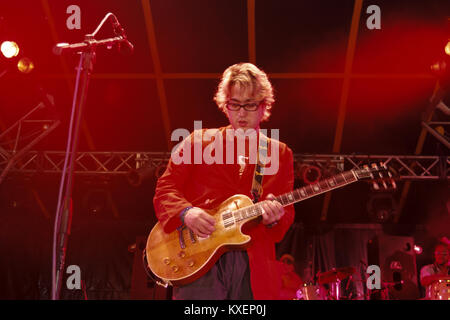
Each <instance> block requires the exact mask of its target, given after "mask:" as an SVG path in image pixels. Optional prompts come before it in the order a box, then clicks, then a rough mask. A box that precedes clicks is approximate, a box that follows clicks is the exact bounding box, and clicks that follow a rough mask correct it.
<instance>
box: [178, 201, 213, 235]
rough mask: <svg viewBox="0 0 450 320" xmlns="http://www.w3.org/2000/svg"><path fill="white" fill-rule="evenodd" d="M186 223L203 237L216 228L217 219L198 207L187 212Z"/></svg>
mask: <svg viewBox="0 0 450 320" xmlns="http://www.w3.org/2000/svg"><path fill="white" fill-rule="evenodd" d="M184 224H185V225H186V226H187V227H188V228H189V229H191V230H192V231H193V232H194V233H195V234H196V235H197V236H199V237H201V238H206V237H208V236H209V235H210V234H211V233H212V232H213V231H214V230H216V227H215V224H216V219H214V217H213V216H211V215H210V214H208V213H207V212H206V211H204V210H202V209H200V208H196V207H194V208H192V209H189V210H188V211H187V212H186V214H185V216H184Z"/></svg>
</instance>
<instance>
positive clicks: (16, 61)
mask: <svg viewBox="0 0 450 320" xmlns="http://www.w3.org/2000/svg"><path fill="white" fill-rule="evenodd" d="M0 51H1V53H2V56H3V57H4V58H5V59H6V63H7V68H6V69H5V70H3V71H2V72H0V77H2V76H4V75H5V74H6V73H7V71H9V69H10V66H11V65H15V67H14V68H17V70H18V71H19V72H20V73H25V74H28V73H30V72H31V71H33V69H34V62H33V61H32V60H31V59H30V58H28V57H26V56H24V55H23V53H22V50H20V48H19V45H18V44H17V43H16V42H14V41H9V40H8V41H3V42H2V44H1V45H0ZM0 57H1V55H0Z"/></svg>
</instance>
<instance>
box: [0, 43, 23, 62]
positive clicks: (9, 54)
mask: <svg viewBox="0 0 450 320" xmlns="http://www.w3.org/2000/svg"><path fill="white" fill-rule="evenodd" d="M0 50H1V51H2V53H3V55H4V56H5V58H8V59H10V58H13V57H16V56H17V55H18V54H19V46H18V45H17V43H15V42H14V41H3V43H2V45H1V47H0Z"/></svg>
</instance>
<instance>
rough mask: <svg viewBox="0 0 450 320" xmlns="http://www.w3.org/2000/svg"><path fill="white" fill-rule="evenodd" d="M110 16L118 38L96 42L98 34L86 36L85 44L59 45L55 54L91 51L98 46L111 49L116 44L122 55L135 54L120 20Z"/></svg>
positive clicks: (63, 43)
mask: <svg viewBox="0 0 450 320" xmlns="http://www.w3.org/2000/svg"><path fill="white" fill-rule="evenodd" d="M109 15H110V17H112V19H111V23H112V26H113V30H114V33H115V34H116V37H114V38H109V39H103V40H95V39H94V35H95V33H96V32H94V34H89V35H86V36H85V41H83V42H79V43H72V44H69V43H65V42H62V43H58V44H57V45H55V46H54V47H53V53H54V54H55V55H61V54H63V53H66V52H83V51H88V50H91V48H95V47H98V46H106V47H107V48H111V47H112V45H114V44H117V46H118V48H119V51H121V52H122V53H129V54H131V53H133V51H134V46H133V44H132V43H131V42H130V41H128V39H127V35H126V33H125V30H124V29H123V28H122V26H121V25H120V23H119V20H117V17H116V16H115V15H114V14H109ZM104 21H105V20H104Z"/></svg>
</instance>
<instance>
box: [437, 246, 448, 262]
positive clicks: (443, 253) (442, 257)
mask: <svg viewBox="0 0 450 320" xmlns="http://www.w3.org/2000/svg"><path fill="white" fill-rule="evenodd" d="M448 258H449V253H448V249H447V247H445V246H437V247H436V250H435V251H434V259H435V260H436V263H437V264H447V262H448Z"/></svg>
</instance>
